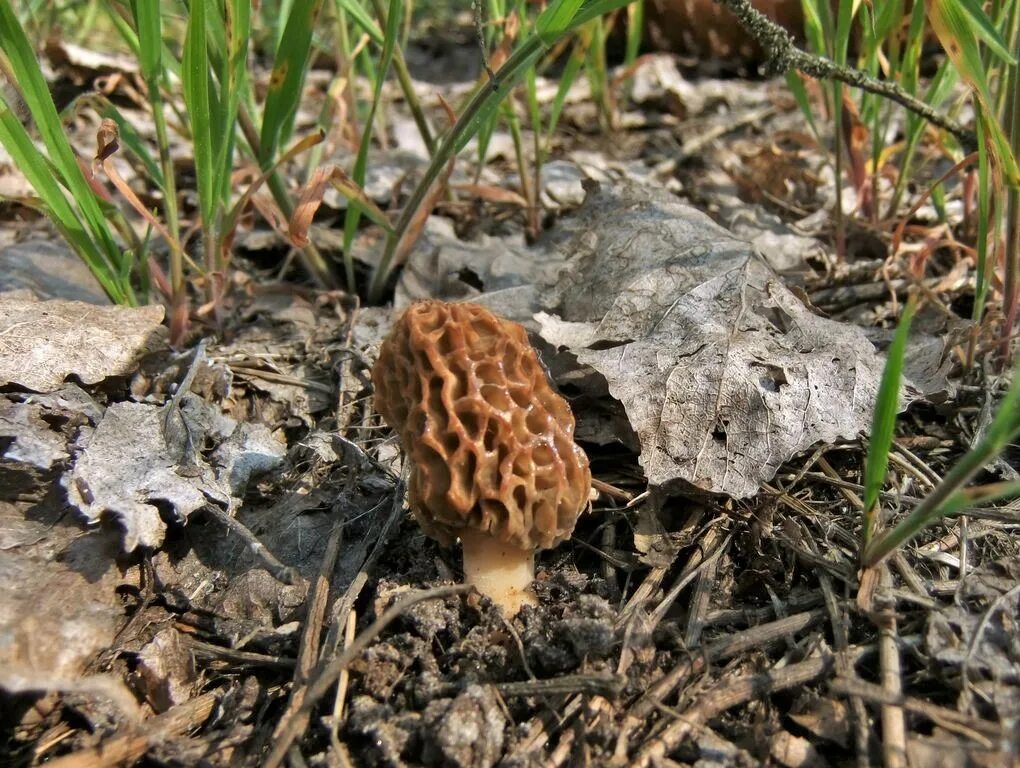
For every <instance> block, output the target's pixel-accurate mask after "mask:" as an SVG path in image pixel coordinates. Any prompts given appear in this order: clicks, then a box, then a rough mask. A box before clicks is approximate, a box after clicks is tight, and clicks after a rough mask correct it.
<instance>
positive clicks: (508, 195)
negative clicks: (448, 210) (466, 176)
mask: <svg viewBox="0 0 1020 768" xmlns="http://www.w3.org/2000/svg"><path fill="white" fill-rule="evenodd" d="M453 189H455V190H456V191H457V192H465V193H467V194H469V195H472V196H474V197H477V198H479V199H481V200H485V201H486V202H489V203H502V204H509V205H517V206H520V207H521V208H527V207H528V201H527V200H525V199H524V198H523V197H521V196H520V195H519V194H518V193H516V192H514V191H513V190H511V189H503V188H502V187H495V186H492V185H491V184H454V185H453Z"/></svg>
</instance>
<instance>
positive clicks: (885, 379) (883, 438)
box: [864, 299, 917, 546]
mask: <svg viewBox="0 0 1020 768" xmlns="http://www.w3.org/2000/svg"><path fill="white" fill-rule="evenodd" d="M916 310H917V305H916V303H915V301H914V300H913V299H911V301H909V302H908V303H907V306H906V308H905V309H904V311H903V317H902V318H900V324H899V326H898V327H897V328H896V335H895V336H894V337H893V342H892V344H891V345H890V346H889V351H888V352H887V353H886V362H885V368H884V369H883V371H882V381H881V383H880V384H879V386H878V396H877V397H876V399H875V411H874V413H873V414H872V420H871V439H870V440H869V441H868V456H867V460H866V463H865V470H864V545H865V546H867V545H868V543H869V542H870V541H871V539H872V537H873V535H874V533H875V527H876V524H877V522H878V499H879V495H880V493H881V492H882V486H883V485H884V483H885V475H886V470H887V469H888V466H889V449H890V448H891V447H892V440H893V433H894V432H895V429H896V414H897V413H899V410H900V382H901V381H902V379H903V358H904V356H905V354H906V351H907V338H908V336H909V334H910V323H911V321H912V320H913V319H914V312H915V311H916Z"/></svg>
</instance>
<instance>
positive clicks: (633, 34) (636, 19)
mask: <svg viewBox="0 0 1020 768" xmlns="http://www.w3.org/2000/svg"><path fill="white" fill-rule="evenodd" d="M644 29H645V0H635V2H633V3H631V4H630V5H628V6H627V46H626V49H625V53H624V57H623V64H624V66H626V67H629V66H630V65H631V64H633V63H634V61H635V60H636V59H637V57H638V52H639V51H640V50H641V36H642V34H643V33H644Z"/></svg>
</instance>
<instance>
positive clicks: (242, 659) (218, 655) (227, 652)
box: [175, 624, 294, 669]
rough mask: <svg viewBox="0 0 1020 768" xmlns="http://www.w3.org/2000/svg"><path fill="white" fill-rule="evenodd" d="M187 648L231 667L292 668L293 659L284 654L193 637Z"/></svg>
mask: <svg viewBox="0 0 1020 768" xmlns="http://www.w3.org/2000/svg"><path fill="white" fill-rule="evenodd" d="M175 626H176V628H177V629H179V630H180V631H182V632H193V631H194V629H192V628H191V627H189V626H188V625H182V624H177V625H175ZM186 645H187V649H188V650H189V651H190V652H191V654H192V655H193V656H194V657H195V658H197V659H204V660H206V661H212V662H217V661H218V662H221V663H222V664H225V665H229V666H230V667H233V668H240V667H266V668H269V669H293V668H294V659H290V658H287V657H286V656H270V655H268V654H265V653H254V652H252V651H238V650H235V649H234V648H224V647H223V646H222V645H213V644H212V643H205V642H202V641H201V640H196V639H195V638H193V637H188V639H187V643H186Z"/></svg>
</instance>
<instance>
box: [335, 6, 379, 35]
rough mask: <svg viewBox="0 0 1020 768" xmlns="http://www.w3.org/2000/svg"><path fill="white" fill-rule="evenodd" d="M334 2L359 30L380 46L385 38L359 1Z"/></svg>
mask: <svg viewBox="0 0 1020 768" xmlns="http://www.w3.org/2000/svg"><path fill="white" fill-rule="evenodd" d="M336 2H337V4H338V5H339V6H340V7H341V8H343V9H344V10H345V11H346V12H347V15H348V16H350V17H351V21H353V22H354V23H355V24H357V25H358V27H359V28H360V29H361V31H362V32H364V33H365V34H366V35H368V36H369V38H370V39H371V40H372V42H373V43H375V44H376V45H378V46H382V44H383V40H384V39H385V36H384V35H383V31H382V29H380V28H379V25H378V24H376V23H375V20H374V19H373V18H372V17H371V16H370V15H369V13H368V11H366V10H365V8H364V7H363V6H362V5H361V3H359V2H357V0H336Z"/></svg>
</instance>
